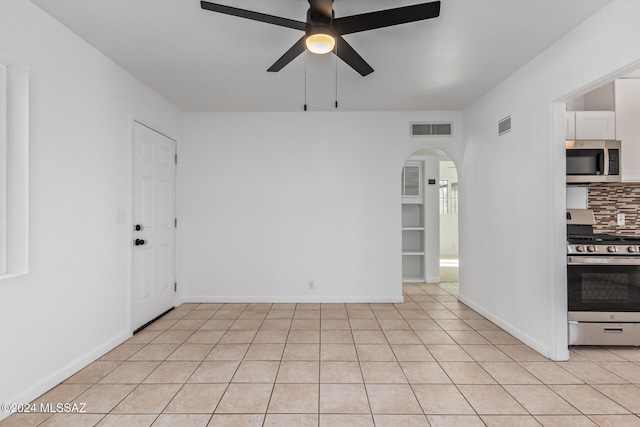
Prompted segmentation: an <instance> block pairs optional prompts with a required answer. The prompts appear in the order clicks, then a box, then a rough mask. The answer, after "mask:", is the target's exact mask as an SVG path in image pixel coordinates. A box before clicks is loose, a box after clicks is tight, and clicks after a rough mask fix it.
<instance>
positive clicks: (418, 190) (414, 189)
mask: <svg viewBox="0 0 640 427" xmlns="http://www.w3.org/2000/svg"><path fill="white" fill-rule="evenodd" d="M421 178H422V168H421V167H420V165H419V164H416V165H410V164H406V165H404V167H403V168H402V196H404V197H420V196H421V195H422V185H421V182H422V179H421Z"/></svg>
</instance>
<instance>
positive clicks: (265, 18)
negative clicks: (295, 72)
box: [200, 1, 307, 31]
mask: <svg viewBox="0 0 640 427" xmlns="http://www.w3.org/2000/svg"><path fill="white" fill-rule="evenodd" d="M200 7H201V8H203V9H205V10H210V11H211V12H218V13H224V14H226V15H232V16H237V17H239V18H246V19H251V20H253V21H260V22H265V23H267V24H273V25H279V26H281V27H287V28H293V29H295V30H302V31H304V30H305V29H306V28H307V24H306V23H304V22H300V21H294V20H293V19H287V18H281V17H279V16H273V15H267V14H265V13H260V12H252V11H250V10H244V9H238V8H237V7H231V6H224V5H222V4H216V3H209V2H208V1H201V2H200Z"/></svg>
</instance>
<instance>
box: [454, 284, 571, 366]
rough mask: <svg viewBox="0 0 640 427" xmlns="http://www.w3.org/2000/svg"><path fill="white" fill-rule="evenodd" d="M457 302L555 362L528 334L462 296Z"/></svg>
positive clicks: (547, 351) (546, 348)
mask: <svg viewBox="0 0 640 427" xmlns="http://www.w3.org/2000/svg"><path fill="white" fill-rule="evenodd" d="M458 301H460V302H461V303H463V304H465V305H467V306H469V308H471V309H472V310H473V311H475V312H476V313H478V314H480V315H482V316H483V317H485V318H487V319H488V320H490V321H491V322H493V323H495V324H496V325H497V326H499V327H500V328H502V329H503V330H505V331H506V332H508V333H509V334H511V335H512V336H514V337H515V338H517V339H519V340H520V341H522V342H523V343H524V344H526V345H528V346H529V347H531V348H532V349H534V350H535V351H537V352H538V353H540V354H541V355H543V356H544V357H547V358H550V359H551V360H556V359H553V358H552V357H553V355H552V354H551V351H550V348H549V347H548V346H547V345H545V344H544V343H542V342H540V341H538V340H537V339H535V338H533V337H531V336H530V335H529V334H527V333H525V332H522V331H521V330H520V329H518V328H515V327H513V325H511V324H510V323H508V322H507V321H505V320H504V319H502V318H501V317H497V316H495V315H494V314H493V313H491V312H489V311H487V310H485V309H484V308H482V307H481V306H480V305H478V304H476V303H475V302H474V301H471V300H470V299H468V298H465V296H464V295H460V294H459V295H458ZM560 360H566V359H560Z"/></svg>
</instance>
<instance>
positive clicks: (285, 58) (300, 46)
mask: <svg viewBox="0 0 640 427" xmlns="http://www.w3.org/2000/svg"><path fill="white" fill-rule="evenodd" d="M305 39H306V36H303V37H302V38H301V39H300V40H298V41H297V42H296V44H294V45H293V46H291V48H290V49H289V50H288V51H286V52H285V53H284V55H282V56H281V57H280V59H278V60H277V61H276V62H275V63H274V64H273V65H272V66H271V67H269V69H268V70H267V71H270V72H272V73H275V72H278V71H280V70H282V69H283V68H284V67H285V66H286V65H287V64H288V63H289V62H291V61H293V60H294V59H296V58H297V57H298V55H300V54H301V53H302V52H304V50H305V49H306V45H305Z"/></svg>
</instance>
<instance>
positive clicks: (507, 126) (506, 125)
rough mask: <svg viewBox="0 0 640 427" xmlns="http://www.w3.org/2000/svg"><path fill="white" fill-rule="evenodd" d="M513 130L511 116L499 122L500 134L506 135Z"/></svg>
mask: <svg viewBox="0 0 640 427" xmlns="http://www.w3.org/2000/svg"><path fill="white" fill-rule="evenodd" d="M510 130H511V116H508V117H505V118H504V119H502V120H500V121H499V122H498V136H500V135H504V134H505V133H507V132H509V131H510Z"/></svg>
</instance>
